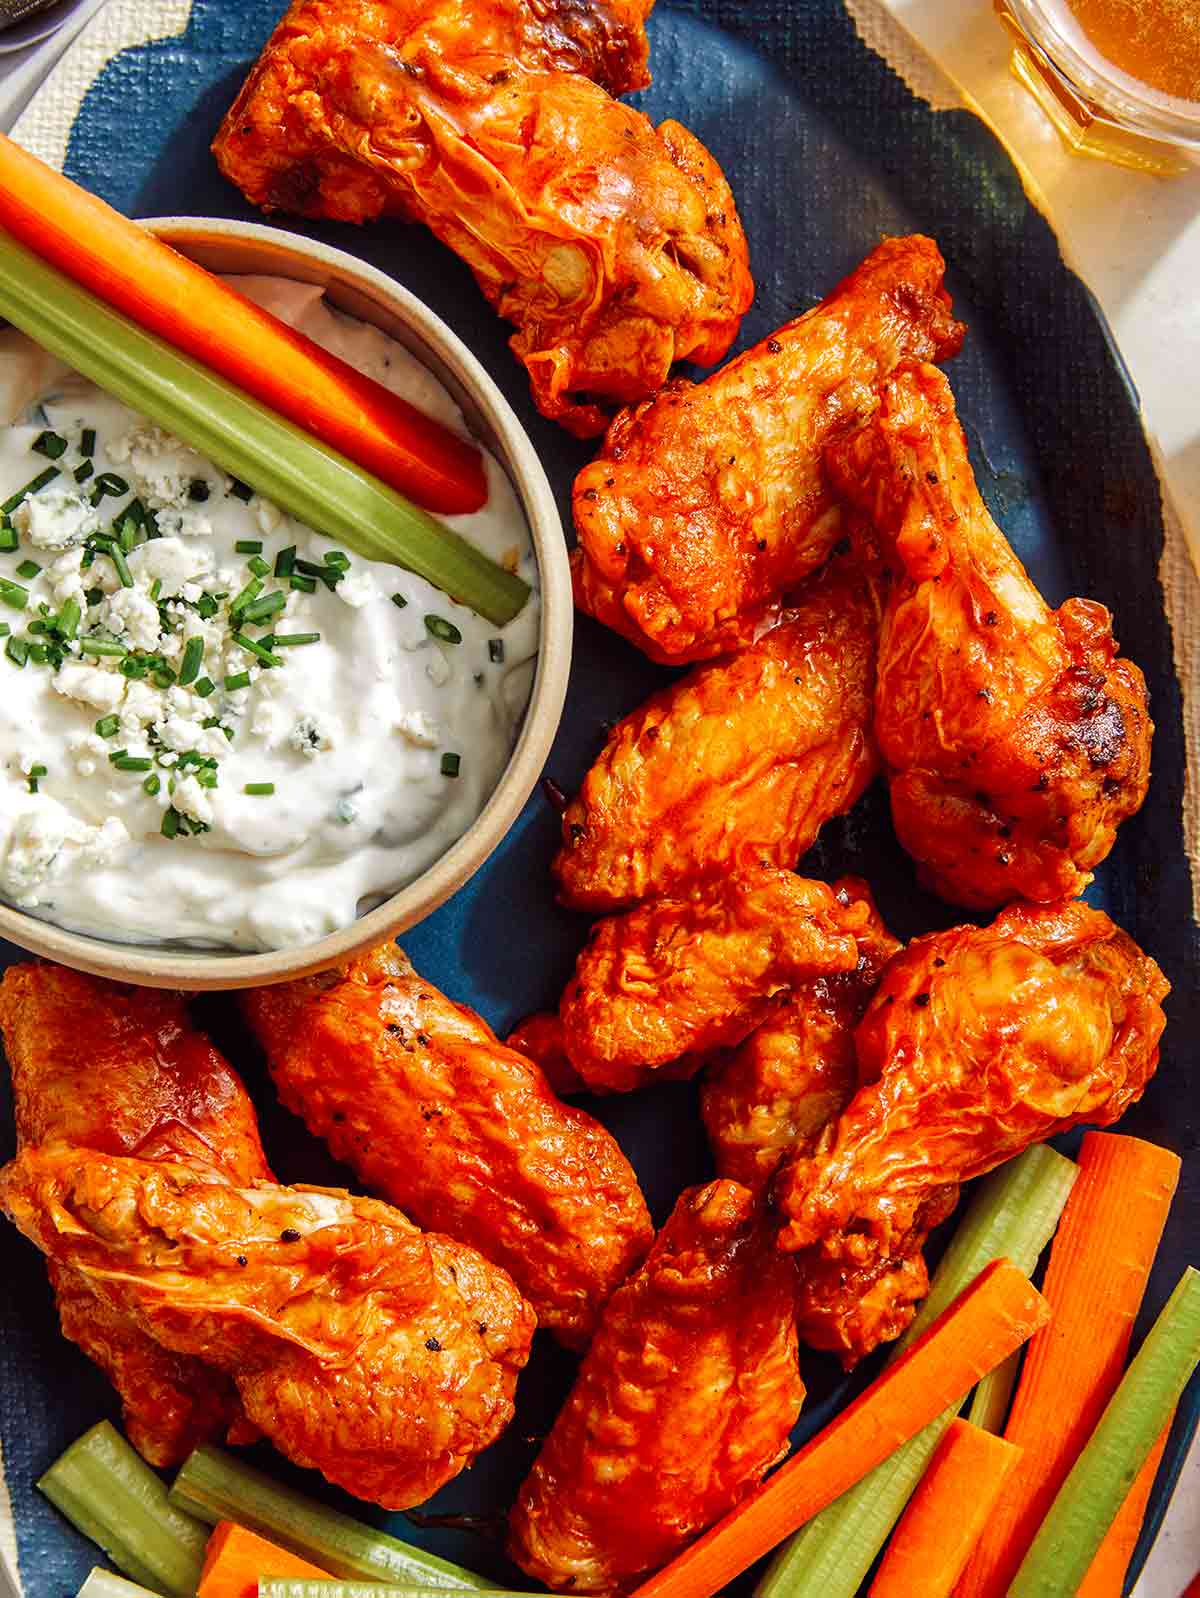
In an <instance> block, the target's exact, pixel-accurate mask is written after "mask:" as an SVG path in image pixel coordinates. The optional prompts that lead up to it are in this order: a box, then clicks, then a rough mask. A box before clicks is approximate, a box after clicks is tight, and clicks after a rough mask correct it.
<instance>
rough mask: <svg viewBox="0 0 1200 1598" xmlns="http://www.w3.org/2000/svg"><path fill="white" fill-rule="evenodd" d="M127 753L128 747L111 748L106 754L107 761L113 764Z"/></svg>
mask: <svg viewBox="0 0 1200 1598" xmlns="http://www.w3.org/2000/svg"><path fill="white" fill-rule="evenodd" d="M128 753H129V750H128V749H111V750H110V751H109V755H108V759H109V763H110V764H111V765H114V766H115V765H116V763H117V761H118V760H123V759H124V758H125V756H126V755H127V754H128Z"/></svg>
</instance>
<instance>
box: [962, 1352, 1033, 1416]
mask: <svg viewBox="0 0 1200 1598" xmlns="http://www.w3.org/2000/svg"><path fill="white" fill-rule="evenodd" d="M1021 1353H1022V1350H1021V1349H1018V1350H1017V1352H1016V1353H1015V1354H1010V1355H1009V1356H1008V1358H1007V1359H1006V1360H1005V1361H1004V1363H1003V1365H997V1366H996V1368H995V1370H991V1371H989V1372H988V1373H987V1375H986V1376H985V1377H984V1378H983V1380H982V1381H981V1382H980V1383H979V1385H978V1386H977V1387H976V1389H975V1396H974V1398H972V1400H971V1407H970V1409H969V1410H968V1411H967V1419H968V1420H969V1421H970V1422H971V1424H972V1425H973V1426H982V1428H983V1430H984V1431H985V1432H995V1433H996V1435H997V1436H999V1435H1000V1433H1001V1432H1002V1431H1003V1430H1004V1423H1005V1421H1006V1420H1007V1419H1008V1411H1009V1406H1010V1405H1011V1404H1012V1395H1013V1388H1014V1387H1015V1386H1016V1385H1017V1373H1018V1371H1019V1370H1020V1369H1021Z"/></svg>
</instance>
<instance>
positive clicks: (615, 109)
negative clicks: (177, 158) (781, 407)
mask: <svg viewBox="0 0 1200 1598" xmlns="http://www.w3.org/2000/svg"><path fill="white" fill-rule="evenodd" d="M649 9H650V4H649V0H645V3H639V0H440V3H438V0H435V3H433V4H430V5H426V4H418V3H416V0H375V3H373V4H371V5H355V4H351V3H350V0H295V4H293V5H292V7H291V9H290V10H289V11H288V13H287V14H286V16H285V17H284V18H283V20H282V21H281V22H280V24H279V26H278V27H277V28H276V30H275V32H274V34H273V35H272V37H271V39H270V40H269V41H268V43H267V45H266V48H265V49H264V51H263V54H262V56H261V57H260V59H259V61H258V63H257V65H256V66H255V67H254V69H253V71H252V72H251V74H250V76H249V78H248V79H247V80H246V83H245V85H244V86H243V88H242V90H241V93H240V94H239V95H238V97H237V100H236V101H235V103H234V105H233V106H232V108H231V109H230V111H229V113H228V115H227V116H226V118H225V120H224V122H223V124H222V126H221V129H220V131H219V133H218V134H217V138H216V141H215V143H214V145H213V151H214V154H215V155H216V158H217V162H218V164H219V165H220V167H221V170H222V171H223V172H224V173H225V175H226V176H227V177H228V178H230V179H231V180H232V181H233V182H234V183H236V184H237V185H238V187H239V188H240V189H241V190H242V192H243V193H244V194H245V195H246V197H247V198H248V199H249V200H250V201H251V202H252V203H253V204H255V205H260V206H263V207H265V208H266V209H267V210H272V211H274V210H282V211H291V212H298V213H300V214H301V215H304V216H313V217H329V218H331V219H333V220H336V221H351V222H366V221H371V220H373V219H375V218H376V217H378V216H380V215H382V214H385V213H388V214H392V215H396V216H400V217H403V218H405V219H407V220H409V221H419V222H424V223H425V224H426V225H427V226H428V227H429V228H431V229H432V231H433V232H434V233H435V234H436V235H437V237H438V238H439V239H441V240H442V242H443V243H445V244H448V245H449V246H450V247H451V249H453V250H455V251H456V252H457V253H458V254H459V255H460V256H462V258H463V260H464V261H465V262H466V263H467V265H468V266H469V267H470V268H471V270H472V272H473V273H474V274H475V278H476V281H477V282H478V283H479V286H480V288H481V289H482V290H483V292H484V294H485V295H486V296H487V298H488V300H489V302H490V303H491V304H492V305H493V306H494V307H495V309H496V310H497V311H498V312H499V314H500V315H501V316H503V317H504V318H506V319H507V320H508V321H510V322H515V323H516V325H517V332H516V334H515V335H514V337H513V339H512V340H511V347H512V349H513V352H514V353H515V354H516V356H517V358H518V359H519V360H520V361H521V362H522V363H523V364H524V365H525V367H526V368H527V370H528V372H529V376H530V381H531V383H532V387H533V396H534V400H535V401H536V403H537V405H538V407H539V409H540V410H541V411H542V412H543V413H544V414H545V415H546V416H549V417H551V418H553V419H554V420H557V421H559V422H561V423H563V425H564V426H566V427H567V428H569V429H570V430H571V431H572V432H574V433H577V434H579V435H580V436H584V437H587V436H591V435H594V434H596V433H599V432H602V431H603V429H604V427H605V425H606V422H607V420H608V415H609V413H610V412H611V410H612V409H613V408H615V407H616V406H617V405H622V404H626V403H632V402H636V401H638V400H640V399H644V398H645V397H646V396H647V395H649V394H653V393H655V392H656V391H657V390H658V389H659V388H660V387H661V385H662V384H663V382H664V381H665V379H666V377H667V374H668V372H669V371H670V368H671V366H672V365H673V363H674V362H675V361H678V360H694V361H700V362H701V363H703V364H706V365H707V364H711V363H712V362H714V361H717V360H719V359H720V358H721V356H722V355H723V354H724V353H725V352H726V350H728V348H729V346H730V344H731V343H732V342H733V339H734V337H735V336H736V334H737V330H738V326H739V324H740V322H741V318H742V315H743V313H744V312H745V311H746V309H747V307H748V306H749V304H750V301H751V298H752V296H753V283H752V280H751V277H750V271H749V264H748V254H747V248H746V239H745V235H744V234H743V232H742V226H741V222H740V221H739V219H738V214H737V208H736V206H735V204H734V201H733V196H732V194H731V193H730V189H729V185H728V183H727V182H726V181H725V178H724V175H723V174H722V172H721V169H720V168H719V167H718V165H717V163H716V162H715V161H714V159H713V157H712V156H711V155H710V154H709V152H708V151H707V150H706V149H705V148H704V146H703V145H702V144H701V143H700V142H699V140H697V139H696V138H694V137H693V136H692V134H690V133H689V132H688V131H687V129H686V128H683V127H681V126H680V125H679V124H678V123H676V122H664V123H663V124H662V125H661V126H660V127H658V128H655V127H653V126H652V124H651V123H650V122H649V121H648V120H647V118H646V117H645V116H643V115H642V113H641V112H640V111H636V110H634V109H633V107H631V106H627V105H622V104H620V103H619V102H618V101H616V100H614V99H613V98H612V95H613V94H615V93H621V92H623V91H625V90H626V89H630V88H637V87H641V86H642V85H643V84H644V83H645V82H646V81H647V77H646V70H645V62H646V41H645V34H644V31H643V27H642V24H643V21H644V19H645V15H646V13H647V12H648V11H649ZM610 91H611V92H610Z"/></svg>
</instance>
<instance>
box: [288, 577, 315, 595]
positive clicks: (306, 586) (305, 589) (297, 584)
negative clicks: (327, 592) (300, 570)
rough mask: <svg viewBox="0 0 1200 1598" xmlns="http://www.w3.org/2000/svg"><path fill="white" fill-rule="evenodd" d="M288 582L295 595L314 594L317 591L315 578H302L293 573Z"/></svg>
mask: <svg viewBox="0 0 1200 1598" xmlns="http://www.w3.org/2000/svg"><path fill="white" fill-rule="evenodd" d="M289 580H290V582H291V585H292V587H293V588H294V589H295V590H296V592H297V593H300V594H315V593H316V591H317V580H316V578H315V577H303V576H300V575H299V574H297V573H293V574H292V576H291V578H290V579H289Z"/></svg>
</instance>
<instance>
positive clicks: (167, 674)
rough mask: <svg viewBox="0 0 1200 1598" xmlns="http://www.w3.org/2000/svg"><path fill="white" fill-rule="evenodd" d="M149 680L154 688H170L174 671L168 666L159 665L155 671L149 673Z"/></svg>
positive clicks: (173, 679) (173, 678)
mask: <svg viewBox="0 0 1200 1598" xmlns="http://www.w3.org/2000/svg"><path fill="white" fill-rule="evenodd" d="M150 681H151V682H152V683H153V684H154V686H155V687H156V688H170V687H171V685H172V684H173V683H174V681H175V673H174V672H173V671H172V670H171V668H170V666H159V668H158V670H157V671H152V672H151V673H150Z"/></svg>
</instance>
